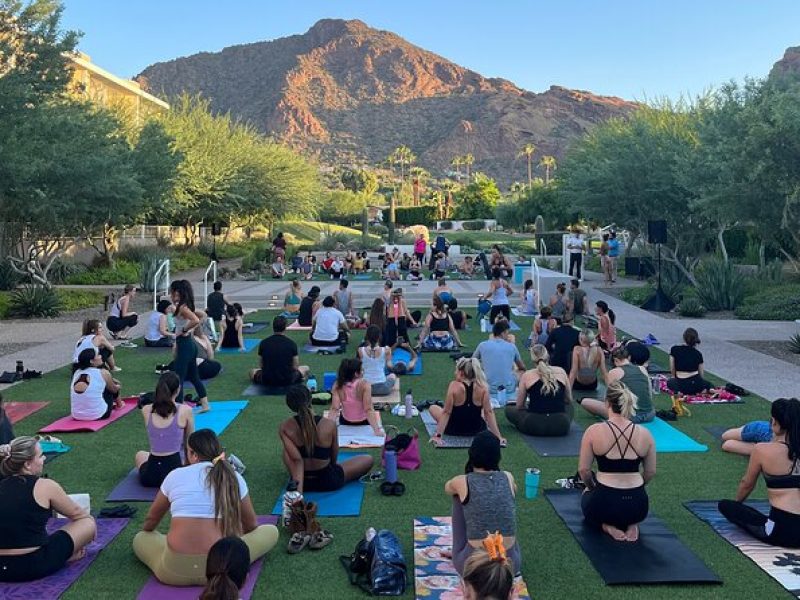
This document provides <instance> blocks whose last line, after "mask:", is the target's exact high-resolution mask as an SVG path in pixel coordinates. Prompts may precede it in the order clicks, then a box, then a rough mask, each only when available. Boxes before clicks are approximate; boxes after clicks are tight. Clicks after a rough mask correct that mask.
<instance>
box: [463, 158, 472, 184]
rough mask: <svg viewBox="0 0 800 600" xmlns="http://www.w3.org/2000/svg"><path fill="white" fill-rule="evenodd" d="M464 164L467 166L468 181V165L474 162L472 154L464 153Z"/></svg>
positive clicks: (470, 165)
mask: <svg viewBox="0 0 800 600" xmlns="http://www.w3.org/2000/svg"><path fill="white" fill-rule="evenodd" d="M461 160H462V161H463V162H464V166H465V167H467V181H469V174H470V167H472V165H473V164H474V163H475V157H474V156H472V154H465V155H464V156H463V157H462V159H461Z"/></svg>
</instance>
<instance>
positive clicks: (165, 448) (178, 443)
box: [147, 411, 183, 454]
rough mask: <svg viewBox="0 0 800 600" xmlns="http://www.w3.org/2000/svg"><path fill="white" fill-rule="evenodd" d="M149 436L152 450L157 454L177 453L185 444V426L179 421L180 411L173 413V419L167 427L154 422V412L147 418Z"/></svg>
mask: <svg viewBox="0 0 800 600" xmlns="http://www.w3.org/2000/svg"><path fill="white" fill-rule="evenodd" d="M147 437H148V439H149V440H150V452H155V453H157V454H175V453H176V452H180V451H181V447H182V446H183V427H181V426H180V424H179V423H178V411H175V413H174V414H173V415H172V421H170V423H169V425H167V426H166V427H156V426H155V425H154V424H153V413H152V412H151V413H150V417H149V418H148V419H147Z"/></svg>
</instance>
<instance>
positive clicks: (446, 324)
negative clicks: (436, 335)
mask: <svg viewBox="0 0 800 600" xmlns="http://www.w3.org/2000/svg"><path fill="white" fill-rule="evenodd" d="M431 331H450V319H448V318H447V317H446V316H445V317H443V318H439V317H436V316H435V315H434V313H431Z"/></svg>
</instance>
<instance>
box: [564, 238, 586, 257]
mask: <svg viewBox="0 0 800 600" xmlns="http://www.w3.org/2000/svg"><path fill="white" fill-rule="evenodd" d="M567 249H568V250H569V251H570V254H580V253H581V252H583V240H582V239H581V238H580V236H577V235H573V236H572V237H568V238H567Z"/></svg>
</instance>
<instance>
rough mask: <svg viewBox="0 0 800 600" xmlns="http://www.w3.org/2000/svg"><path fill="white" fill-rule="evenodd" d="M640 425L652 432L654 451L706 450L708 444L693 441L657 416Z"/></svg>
mask: <svg viewBox="0 0 800 600" xmlns="http://www.w3.org/2000/svg"><path fill="white" fill-rule="evenodd" d="M642 427H645V428H646V429H647V430H649V431H650V433H651V434H653V438H654V439H655V441H656V452H708V446H704V445H703V444H700V443H698V442H696V441H694V440H693V439H692V438H690V437H689V436H688V435H686V434H685V433H683V432H682V431H680V430H679V429H676V428H675V427H673V426H672V425H670V424H669V423H667V422H666V421H662V420H661V419H659V418H658V417H656V418H655V419H654V420H652V421H651V422H650V423H642Z"/></svg>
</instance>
